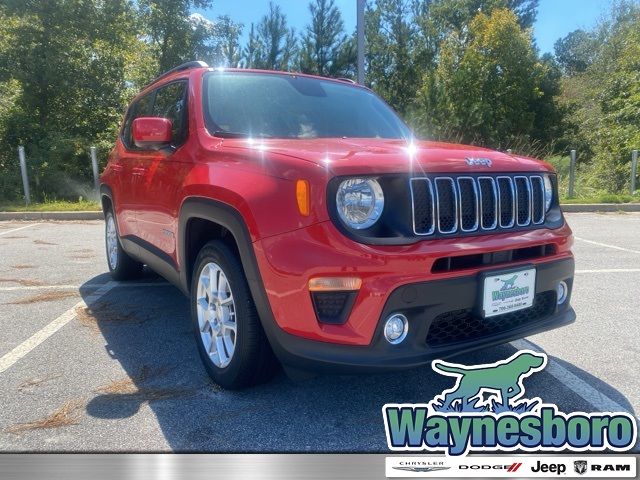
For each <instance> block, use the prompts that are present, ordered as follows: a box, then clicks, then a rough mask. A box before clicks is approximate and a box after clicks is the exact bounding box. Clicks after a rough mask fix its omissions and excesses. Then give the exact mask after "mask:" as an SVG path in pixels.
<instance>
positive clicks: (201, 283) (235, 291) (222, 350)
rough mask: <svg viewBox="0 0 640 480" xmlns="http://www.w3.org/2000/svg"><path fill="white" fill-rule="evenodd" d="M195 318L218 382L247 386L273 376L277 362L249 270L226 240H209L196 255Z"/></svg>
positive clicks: (211, 373) (204, 356) (210, 370)
mask: <svg viewBox="0 0 640 480" xmlns="http://www.w3.org/2000/svg"><path fill="white" fill-rule="evenodd" d="M191 319H192V323H193V327H194V333H195V337H196V343H197V345H198V352H199V354H200V358H201V359H202V362H203V363H204V366H205V368H206V370H207V373H208V374H209V376H210V377H211V378H212V379H213V381H214V382H216V383H217V384H218V385H220V386H222V387H225V388H228V389H241V388H245V387H249V386H252V385H255V384H258V383H260V382H263V381H265V380H267V379H268V378H270V377H271V375H272V374H273V372H274V371H275V366H276V365H277V364H276V361H275V358H274V356H273V353H272V351H271V348H270V346H269V342H268V340H267V338H266V336H265V333H264V331H263V330H262V325H261V324H260V319H259V317H258V313H257V311H256V307H255V304H254V303H253V298H252V296H251V292H250V290H249V285H248V284H247V280H246V277H245V275H244V271H243V269H242V266H241V265H240V262H239V260H238V258H237V256H236V255H234V253H233V252H232V251H231V250H230V249H229V248H228V247H227V246H226V245H225V244H224V243H222V242H218V241H212V242H209V243H207V244H206V245H205V246H204V247H203V248H202V250H201V251H200V253H199V255H198V258H197V259H196V263H195V268H194V271H193V278H192V282H191Z"/></svg>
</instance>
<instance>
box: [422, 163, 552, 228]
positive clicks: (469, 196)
mask: <svg viewBox="0 0 640 480" xmlns="http://www.w3.org/2000/svg"><path fill="white" fill-rule="evenodd" d="M411 200H412V206H413V231H414V233H415V234H416V235H438V234H442V235H454V234H463V233H469V232H483V231H491V230H497V229H500V230H504V229H511V228H522V227H529V226H534V225H540V224H542V223H544V221H545V205H544V181H543V179H542V177H541V176H540V175H513V176H512V175H508V176H507V175H500V176H495V177H494V176H478V177H475V176H457V177H453V176H433V177H416V178H412V179H411Z"/></svg>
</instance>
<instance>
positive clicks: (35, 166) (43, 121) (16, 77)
mask: <svg viewBox="0 0 640 480" xmlns="http://www.w3.org/2000/svg"><path fill="white" fill-rule="evenodd" d="M5 6H6V8H5V15H6V17H8V19H7V21H6V22H3V25H4V28H6V29H7V31H6V32H3V33H4V35H3V37H4V36H5V35H6V36H7V37H8V38H10V39H11V44H10V48H8V49H7V48H2V49H0V81H3V82H8V85H14V86H15V87H14V89H13V101H12V105H11V106H10V108H9V109H8V110H7V111H5V113H4V119H3V125H2V126H1V127H0V131H1V133H2V137H1V138H0V141H1V143H2V145H6V146H7V149H8V150H11V151H15V149H16V148H17V146H18V145H19V144H22V145H25V147H26V150H27V154H28V156H29V160H30V161H29V166H30V168H31V169H32V170H31V172H30V173H31V175H30V177H31V178H32V179H33V181H34V183H35V185H34V188H32V191H33V192H34V194H35V195H36V196H41V195H42V194H43V190H44V188H45V186H46V187H49V189H50V190H49V193H50V194H51V193H54V194H55V193H56V192H57V193H64V194H66V195H67V196H73V195H75V196H76V198H77V194H78V192H77V190H74V188H75V187H74V185H75V184H74V182H73V180H74V179H79V178H82V177H85V178H87V177H89V176H90V172H91V167H90V162H88V161H87V148H88V146H89V145H91V144H93V145H98V146H100V147H103V148H100V151H101V152H102V153H103V154H106V152H107V151H108V147H109V146H110V145H112V142H113V139H114V138H115V136H116V132H117V127H118V123H119V121H120V118H121V115H122V109H123V105H124V102H125V100H126V98H127V96H128V94H129V93H130V92H129V89H128V86H127V83H126V82H125V78H126V75H127V72H128V71H132V70H129V66H130V60H131V57H132V55H133V54H132V52H135V53H136V55H137V54H138V52H139V51H140V50H141V49H138V48H137V47H138V46H139V42H140V41H139V40H138V38H137V37H136V34H135V23H134V22H135V12H134V11H133V10H132V7H131V5H130V4H129V2H127V1H126V0H113V1H109V2H102V1H98V0H94V1H89V0H57V1H55V0H38V1H36V0H29V1H17V0H16V1H11V2H5ZM105 142H108V143H105Z"/></svg>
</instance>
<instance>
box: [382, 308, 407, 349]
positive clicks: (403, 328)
mask: <svg viewBox="0 0 640 480" xmlns="http://www.w3.org/2000/svg"><path fill="white" fill-rule="evenodd" d="M408 331H409V321H408V320H407V317H405V316H404V315H402V314H401V313H396V314H394V315H391V316H390V317H389V318H387V321H386V322H384V338H386V339H387V342H389V343H390V344H392V345H397V344H398V343H400V342H402V341H403V340H404V339H405V338H406V337H407V332H408Z"/></svg>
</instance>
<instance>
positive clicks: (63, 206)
mask: <svg viewBox="0 0 640 480" xmlns="http://www.w3.org/2000/svg"><path fill="white" fill-rule="evenodd" d="M100 210H102V207H101V206H100V204H99V203H98V202H94V201H90V200H84V199H82V200H79V201H76V202H71V201H68V200H51V201H46V202H42V203H32V204H31V205H29V206H27V205H25V204H24V203H18V202H11V203H0V212H85V211H100Z"/></svg>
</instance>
